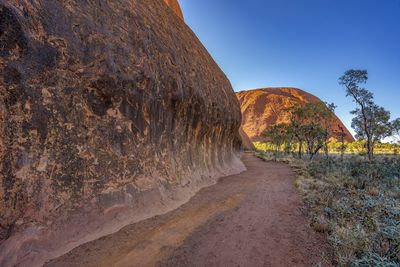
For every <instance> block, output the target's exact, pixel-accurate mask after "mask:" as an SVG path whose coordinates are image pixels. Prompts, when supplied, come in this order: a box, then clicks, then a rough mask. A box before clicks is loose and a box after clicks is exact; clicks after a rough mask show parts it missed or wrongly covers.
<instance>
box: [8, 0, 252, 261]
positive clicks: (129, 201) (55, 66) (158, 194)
mask: <svg viewBox="0 0 400 267" xmlns="http://www.w3.org/2000/svg"><path fill="white" fill-rule="evenodd" d="M122 7H123V8H122ZM227 110H229V112H227ZM240 121H241V114H240V107H239V105H238V101H237V99H236V97H235V95H234V93H233V90H232V88H231V85H230V83H229V81H228V80H227V78H226V77H225V75H224V74H223V72H222V71H221V70H220V69H219V67H218V66H217V65H216V63H215V62H214V61H213V59H212V58H211V57H210V56H209V54H208V52H207V51H206V49H205V48H204V47H203V46H202V44H201V43H200V41H199V40H198V39H197V38H196V36H195V35H194V34H193V32H192V31H191V30H190V29H189V28H188V27H187V26H186V25H185V24H184V23H183V21H182V20H181V19H179V18H178V17H177V16H175V15H174V14H173V13H172V12H171V11H170V10H167V6H166V5H165V4H164V3H163V2H162V1H161V0H134V1H133V0H113V1H80V0H69V1H53V0H0V168H1V172H0V266H14V265H16V264H19V265H18V266H37V265H40V264H41V263H43V262H44V261H46V260H48V259H50V258H53V257H56V256H59V255H61V254H63V253H66V252H67V251H68V250H70V249H72V248H74V247H75V246H77V245H79V244H82V243H83V242H86V241H89V240H93V239H95V238H98V237H100V236H103V235H106V234H109V233H112V232H115V231H117V230H119V229H120V228H121V227H122V226H124V225H126V224H128V223H132V222H135V221H138V220H142V219H145V218H148V217H151V216H154V215H156V214H160V213H164V212H166V211H168V210H171V209H173V208H175V207H177V206H178V205H180V204H182V203H183V202H185V201H186V200H188V198H190V197H191V196H192V195H193V194H194V193H195V192H196V191H197V190H199V189H200V188H201V187H204V186H207V185H210V184H212V183H215V182H216V179H217V178H218V177H220V176H224V175H229V174H233V173H237V172H240V171H242V170H243V169H244V166H243V165H242V163H241V162H240V160H239V159H238V157H237V155H236V152H237V151H238V150H239V149H240V137H239V134H238V130H239V127H240Z"/></svg>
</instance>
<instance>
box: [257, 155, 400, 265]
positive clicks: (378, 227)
mask: <svg viewBox="0 0 400 267" xmlns="http://www.w3.org/2000/svg"><path fill="white" fill-rule="evenodd" d="M259 156H261V157H264V158H267V159H271V156H268V155H267V154H265V153H261V154H259ZM279 161H283V162H286V163H288V164H290V165H291V166H293V168H294V169H295V171H296V172H297V174H298V179H297V180H296V183H295V185H296V187H297V188H298V189H299V190H300V191H301V192H302V194H303V197H304V202H305V205H306V206H307V210H308V216H309V218H310V225H311V227H312V228H313V229H314V230H315V231H317V232H321V233H325V234H326V235H327V237H328V240H329V242H330V244H331V245H332V247H333V248H334V260H335V262H334V264H335V265H338V266H388V267H391V266H393V267H394V266H396V267H399V266H400V157H391V158H386V157H381V158H378V159H376V160H375V162H373V163H369V162H366V161H365V160H364V159H362V158H361V157H347V158H346V160H345V161H344V162H341V161H340V160H339V159H332V158H331V159H319V160H317V161H315V162H313V163H309V162H307V161H301V160H298V159H295V158H284V157H281V158H279Z"/></svg>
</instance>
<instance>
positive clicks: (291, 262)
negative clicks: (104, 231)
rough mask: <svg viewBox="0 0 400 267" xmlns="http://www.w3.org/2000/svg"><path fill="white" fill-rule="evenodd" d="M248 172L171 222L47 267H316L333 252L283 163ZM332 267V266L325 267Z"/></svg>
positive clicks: (255, 164) (152, 224) (144, 226)
mask: <svg viewBox="0 0 400 267" xmlns="http://www.w3.org/2000/svg"><path fill="white" fill-rule="evenodd" d="M243 161H244V163H245V164H246V166H247V168H248V171H246V172H244V173H242V174H239V175H234V176H229V177H225V178H222V179H221V180H220V181H219V182H218V184H216V185H214V186H211V187H208V188H205V189H202V190H201V191H200V192H199V193H197V194H196V195H195V196H194V197H193V198H192V199H191V200H190V201H189V202H188V203H186V204H185V205H183V206H181V207H180V208H179V209H177V210H175V211H172V212H169V213H167V214H165V215H161V216H156V217H153V218H151V219H148V220H145V221H142V222H140V223H136V224H132V225H129V226H127V227H125V228H123V229H122V230H120V231H119V232H117V233H115V234H113V235H110V236H106V237H103V238H101V239H98V240H95V241H93V242H90V243H87V244H84V245H82V246H80V247H78V248H76V249H74V250H73V251H71V252H70V253H68V254H66V255H64V256H62V257H60V258H58V259H56V260H54V261H52V262H50V263H48V265H46V266H57V267H59V266H140V267H142V266H144V267H145V266H171V267H178V266H199V267H200V266H201V267H202V266H251V267H257V266H273V267H275V266H313V265H314V264H317V263H319V262H323V260H322V258H323V255H325V254H326V251H327V245H326V242H325V241H324V238H323V236H321V235H319V234H317V233H315V232H314V231H313V230H312V229H311V228H309V226H308V224H307V220H306V218H305V217H304V215H303V214H302V213H301V211H300V208H301V207H302V201H301V197H300V196H299V194H298V192H297V191H296V189H295V187H294V179H295V178H294V174H293V172H292V170H291V169H290V168H289V167H288V166H287V165H284V164H280V163H272V162H264V161H262V160H260V159H257V158H256V157H254V156H251V155H245V156H244V158H243ZM324 266H325V265H324Z"/></svg>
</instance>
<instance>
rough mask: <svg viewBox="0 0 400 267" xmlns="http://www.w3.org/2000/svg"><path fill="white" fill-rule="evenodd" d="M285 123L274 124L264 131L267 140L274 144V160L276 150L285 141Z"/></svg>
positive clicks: (276, 154) (277, 150)
mask: <svg viewBox="0 0 400 267" xmlns="http://www.w3.org/2000/svg"><path fill="white" fill-rule="evenodd" d="M286 134H287V125H286V124H274V125H272V126H270V127H269V129H268V130H267V131H265V133H264V136H265V137H266V138H267V140H268V141H269V142H271V143H272V144H273V145H274V157H275V161H276V159H277V156H278V152H279V150H280V148H281V146H282V145H283V144H284V143H285V141H286V139H287V135H286Z"/></svg>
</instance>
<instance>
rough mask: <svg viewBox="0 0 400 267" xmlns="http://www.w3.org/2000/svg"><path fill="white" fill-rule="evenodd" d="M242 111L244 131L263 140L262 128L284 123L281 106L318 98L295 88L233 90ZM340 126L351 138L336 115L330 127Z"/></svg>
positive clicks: (348, 137) (255, 139) (258, 139)
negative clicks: (235, 91)
mask: <svg viewBox="0 0 400 267" xmlns="http://www.w3.org/2000/svg"><path fill="white" fill-rule="evenodd" d="M236 96H237V98H238V100H239V103H240V107H241V111H242V116H243V118H242V128H243V131H244V132H245V133H246V134H247V135H248V136H249V137H250V139H251V140H252V141H253V142H255V141H262V140H263V137H262V134H263V133H264V132H265V130H266V129H267V128H268V127H269V126H270V125H273V124H276V123H287V122H288V118H287V117H286V116H285V112H284V110H285V109H286V108H289V107H292V106H294V105H296V104H300V105H304V104H306V103H310V102H321V100H320V99H319V98H318V97H316V96H314V95H312V94H309V93H307V92H305V91H303V90H300V89H297V88H285V87H283V88H264V89H256V90H248V91H242V92H238V93H236ZM339 127H342V128H343V129H344V131H345V133H346V137H345V139H346V141H349V142H351V141H354V138H353V136H352V134H351V133H350V132H349V131H348V129H347V128H346V126H344V124H343V123H342V122H341V120H340V119H339V118H338V117H336V116H335V120H334V122H333V123H332V126H331V128H332V129H333V130H334V131H339Z"/></svg>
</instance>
